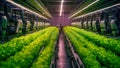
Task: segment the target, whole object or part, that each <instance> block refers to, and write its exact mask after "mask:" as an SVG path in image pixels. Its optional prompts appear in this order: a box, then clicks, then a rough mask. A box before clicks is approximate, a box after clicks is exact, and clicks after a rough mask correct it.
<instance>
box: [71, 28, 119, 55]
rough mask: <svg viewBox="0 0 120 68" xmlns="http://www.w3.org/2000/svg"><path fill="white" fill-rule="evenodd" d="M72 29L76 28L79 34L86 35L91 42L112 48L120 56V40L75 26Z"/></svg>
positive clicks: (108, 48)
mask: <svg viewBox="0 0 120 68" xmlns="http://www.w3.org/2000/svg"><path fill="white" fill-rule="evenodd" d="M70 29H72V30H74V31H75V32H77V33H78V34H80V35H82V36H84V37H85V38H86V39H87V40H89V41H90V42H93V43H95V44H96V45H98V46H99V47H104V48H105V49H107V50H111V51H113V52H114V53H116V54H117V55H119V56H120V42H119V41H118V40H115V39H111V38H106V37H104V36H101V35H99V34H95V33H93V32H89V31H85V30H83V29H78V28H75V27H70Z"/></svg>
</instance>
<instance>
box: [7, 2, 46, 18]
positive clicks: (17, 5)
mask: <svg viewBox="0 0 120 68" xmlns="http://www.w3.org/2000/svg"><path fill="white" fill-rule="evenodd" d="M7 1H8V2H9V3H12V4H14V5H16V6H18V7H20V8H22V9H24V10H27V11H29V12H31V13H33V14H35V15H37V16H39V17H41V18H44V19H46V20H47V18H46V17H44V16H42V15H40V14H38V13H36V12H34V11H32V10H30V9H28V8H26V7H24V6H22V5H20V4H17V3H15V2H14V1H12V0H7Z"/></svg>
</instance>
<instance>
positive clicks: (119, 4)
mask: <svg viewBox="0 0 120 68" xmlns="http://www.w3.org/2000/svg"><path fill="white" fill-rule="evenodd" d="M116 6H120V3H118V4H115V5H112V6H109V7H106V8H103V9H99V10H96V11H93V12H90V13H87V14H84V15H81V16H78V17H75V18H73V19H78V18H81V17H84V16H87V15H90V14H94V13H97V12H101V11H105V10H107V9H110V8H113V7H116Z"/></svg>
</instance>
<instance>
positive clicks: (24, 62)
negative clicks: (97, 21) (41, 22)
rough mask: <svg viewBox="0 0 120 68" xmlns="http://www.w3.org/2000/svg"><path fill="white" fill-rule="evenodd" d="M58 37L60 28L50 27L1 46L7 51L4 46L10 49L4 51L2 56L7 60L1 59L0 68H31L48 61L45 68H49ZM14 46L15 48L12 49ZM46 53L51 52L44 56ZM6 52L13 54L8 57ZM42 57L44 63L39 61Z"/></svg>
mask: <svg viewBox="0 0 120 68" xmlns="http://www.w3.org/2000/svg"><path fill="white" fill-rule="evenodd" d="M53 35H54V36H53ZM57 36H58V28H56V27H49V28H46V29H44V30H41V31H39V32H36V33H33V34H30V35H27V36H22V37H19V38H16V39H13V40H11V41H10V42H8V43H6V44H4V45H1V46H2V47H1V48H3V49H5V48H4V46H8V47H9V49H8V48H7V47H6V50H4V51H3V53H2V54H1V55H6V56H7V57H6V56H4V57H5V59H6V60H2V59H1V61H0V68H11V67H12V68H29V67H31V66H32V65H35V64H36V63H38V62H46V61H47V62H46V64H47V65H45V66H49V65H50V62H51V59H52V57H51V56H52V55H53V49H54V48H52V47H54V43H55V41H56V39H57ZM19 43H20V45H19ZM9 44H11V45H9ZM12 44H14V46H13V47H12ZM18 45H19V46H18ZM43 48H45V49H43ZM47 48H49V49H47ZM42 49H43V50H42ZM45 51H46V52H49V51H50V53H48V54H44V53H46V52H45ZM4 52H5V53H7V52H9V53H11V55H7V54H9V53H7V54H5V53H4ZM49 55H50V56H49ZM40 56H42V58H41V59H42V60H43V61H39V60H38V58H39V57H40ZM46 56H49V57H47V58H44V57H46ZM4 57H2V58H4ZM0 58H1V57H0ZM48 60H49V61H48ZM41 65H42V64H41ZM43 66H44V65H43ZM32 67H33V66H32ZM38 68H39V67H38Z"/></svg>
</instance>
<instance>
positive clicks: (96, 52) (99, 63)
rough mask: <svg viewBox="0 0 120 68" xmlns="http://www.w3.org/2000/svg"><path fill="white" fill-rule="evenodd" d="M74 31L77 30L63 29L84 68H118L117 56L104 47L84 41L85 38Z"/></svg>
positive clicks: (71, 28) (119, 65)
mask: <svg viewBox="0 0 120 68" xmlns="http://www.w3.org/2000/svg"><path fill="white" fill-rule="evenodd" d="M73 29H74V30H73ZM75 29H77V28H75V27H65V28H64V32H65V33H66V35H67V36H68V37H69V39H70V41H71V42H72V44H73V47H74V48H75V50H76V52H77V53H78V54H79V56H80V58H81V59H82V61H83V63H84V65H85V67H86V68H104V67H105V68H119V67H120V57H119V56H118V55H116V54H115V53H114V52H112V51H110V50H107V49H105V48H104V47H101V46H98V45H96V44H94V43H93V42H91V41H92V40H91V41H89V40H86V38H85V37H84V36H82V35H80V34H79V33H78V32H76V31H75ZM88 35H89V34H88ZM90 36H91V35H90ZM93 38H94V37H93Z"/></svg>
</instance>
